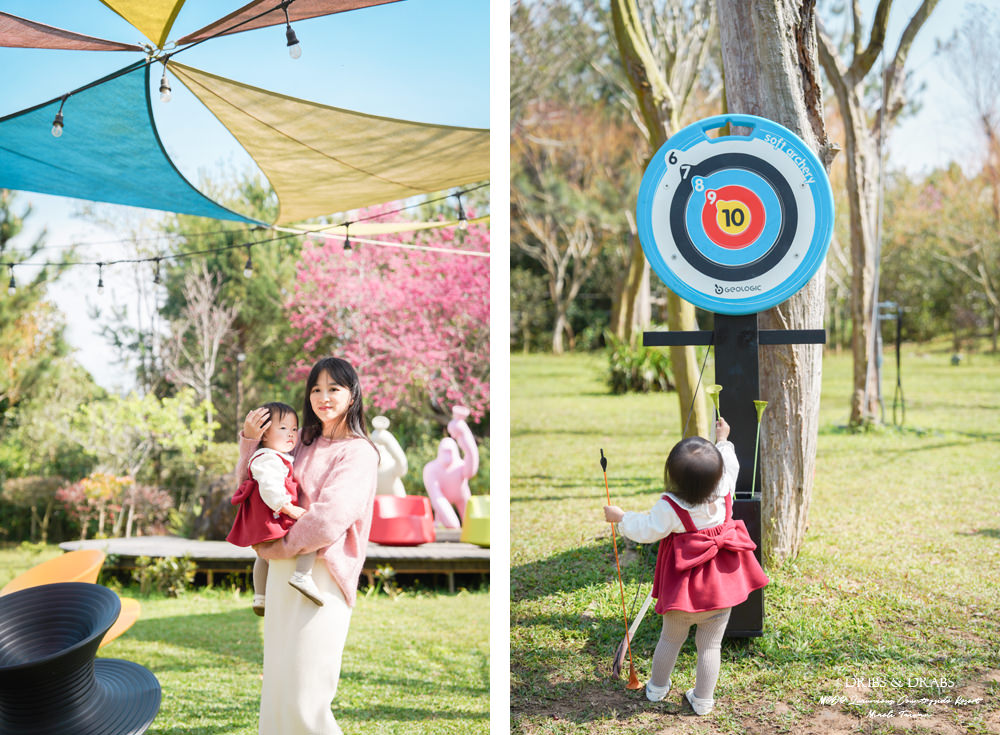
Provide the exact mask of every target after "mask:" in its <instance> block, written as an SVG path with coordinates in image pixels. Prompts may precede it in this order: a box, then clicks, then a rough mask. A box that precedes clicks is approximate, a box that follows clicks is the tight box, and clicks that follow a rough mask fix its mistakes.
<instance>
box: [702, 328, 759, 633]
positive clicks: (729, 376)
mask: <svg viewBox="0 0 1000 735" xmlns="http://www.w3.org/2000/svg"><path fill="white" fill-rule="evenodd" d="M713 331H714V333H715V382H717V383H718V384H719V385H721V386H722V392H721V393H719V412H720V413H721V414H722V417H723V418H724V419H725V420H726V421H727V422H728V423H729V427H730V433H729V440H730V441H731V442H732V443H733V446H734V447H735V449H736V458H737V459H738V460H739V462H740V473H739V476H738V477H737V478H736V494H735V495H734V496H733V518H736V519H738V520H742V521H743V522H744V523H745V524H746V526H747V531H749V533H750V538H752V539H753V541H754V543H755V544H757V549H756V551H754V554H755V555H756V557H757V561H762V559H761V533H760V532H761V528H760V491H761V486H760V467H759V466H758V467H757V481H756V482H754V481H753V471H754V456H753V453H754V440H755V439H756V436H757V411H756V409H755V408H754V405H753V402H754V401H755V400H757V399H759V398H760V365H759V360H758V355H757V347H758V345H759V340H760V338H759V334H758V331H757V315H756V314H744V315H740V316H730V315H728V314H716V315H715V328H714V330H713ZM758 464H759V463H758ZM752 487H755V488H756V493H755V495H754V496H753V497H751V495H750V490H751V488H752ZM763 634H764V592H763V590H754V591H753V592H752V593H750V597H748V598H747V600H746V601H745V602H743V603H742V604H740V605H737V606H736V607H734V608H733V614H732V615H731V616H730V617H729V625H728V626H727V627H726V635H727V636H729V637H731V638H749V637H755V636H760V635H763Z"/></svg>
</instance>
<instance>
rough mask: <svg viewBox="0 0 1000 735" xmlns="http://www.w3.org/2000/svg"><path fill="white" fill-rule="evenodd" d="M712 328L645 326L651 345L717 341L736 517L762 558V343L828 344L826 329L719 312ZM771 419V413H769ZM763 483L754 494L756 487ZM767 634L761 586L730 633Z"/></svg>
mask: <svg viewBox="0 0 1000 735" xmlns="http://www.w3.org/2000/svg"><path fill="white" fill-rule="evenodd" d="M714 316H715V318H714V325H713V328H712V330H698V331H693V332H645V333H643V335H642V343H643V345H644V346H646V347H682V346H688V345H714V346H715V382H716V383H718V384H719V385H721V386H722V388H723V390H722V392H721V393H719V411H720V413H721V414H722V416H723V417H724V418H725V419H726V421H727V422H728V423H729V427H730V434H729V438H730V440H731V441H732V442H733V445H734V446H735V448H736V457H737V459H739V462H740V473H739V476H738V477H737V479H736V493H735V495H734V497H733V517H734V518H737V519H740V520H742V521H743V522H744V523H746V526H747V531H749V532H750V538H752V539H753V541H754V543H755V544H757V550H756V551H755V552H754V553H755V554H756V556H757V560H758V561H761V533H760V532H761V512H760V499H761V492H762V491H763V486H762V485H761V482H760V467H759V463H758V469H757V473H758V477H757V482H756V483H755V484H754V483H753V477H752V474H753V467H754V456H753V454H754V440H755V438H756V434H757V412H756V409H755V408H754V405H753V402H754V401H755V400H758V399H760V362H759V359H758V353H757V349H758V347H759V346H760V345H790V344H814V345H816V344H819V345H821V344H826V330H825V329H763V330H761V329H758V328H757V314H742V315H729V314H715V315H714ZM764 420H765V421H766V420H767V413H766V412H765V414H764ZM754 486H756V487H757V488H759V489H758V490H757V492H756V494H754V495H751V487H754ZM763 634H764V591H763V590H755V591H754V592H753V593H751V595H750V597H749V598H747V600H746V602H744V603H742V604H741V605H738V606H737V607H734V608H733V614H732V616H731V617H730V618H729V626H728V627H727V628H726V636H727V637H729V638H753V637H757V636H761V635H763Z"/></svg>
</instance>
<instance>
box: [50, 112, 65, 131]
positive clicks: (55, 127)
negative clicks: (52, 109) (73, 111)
mask: <svg viewBox="0 0 1000 735" xmlns="http://www.w3.org/2000/svg"><path fill="white" fill-rule="evenodd" d="M62 134H63V114H62V110H60V111H59V112H57V113H56V119H55V120H53V121H52V137H53V138H59V137H62Z"/></svg>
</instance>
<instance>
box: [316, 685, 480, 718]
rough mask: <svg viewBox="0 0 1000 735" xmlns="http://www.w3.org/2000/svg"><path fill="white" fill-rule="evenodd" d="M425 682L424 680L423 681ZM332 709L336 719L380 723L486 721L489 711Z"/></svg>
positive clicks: (393, 708)
mask: <svg viewBox="0 0 1000 735" xmlns="http://www.w3.org/2000/svg"><path fill="white" fill-rule="evenodd" d="M424 683H425V684H426V682H424ZM334 711H335V713H336V715H337V719H338V720H339V719H343V720H347V719H349V718H351V719H355V720H358V721H360V722H364V721H366V720H371V719H373V718H375V719H378V721H379V722H380V723H385V722H401V723H403V722H420V723H424V722H433V721H434V720H470V721H472V720H481V721H483V722H488V721H489V719H490V713H489V712H472V711H470V710H461V709H456V710H450V711H449V710H446V711H442V710H440V709H429V708H424V707H386V706H385V705H384V704H383V705H378V706H377V707H336V706H335V708H334Z"/></svg>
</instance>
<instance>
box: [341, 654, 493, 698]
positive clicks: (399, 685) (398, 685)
mask: <svg viewBox="0 0 1000 735" xmlns="http://www.w3.org/2000/svg"><path fill="white" fill-rule="evenodd" d="M481 666H482V667H483V668H484V669H486V668H488V666H489V663H488V662H487V661H485V660H484V661H482V662H481ZM340 681H341V682H347V681H353V682H357V683H358V684H362V685H364V686H366V687H385V688H387V689H389V690H391V691H397V692H420V693H421V696H429V692H436V693H438V696H439V697H440V698H441V699H442V700H443V699H446V698H448V697H449V695H451V696H454V695H465V696H478V695H481V694H484V693H489V689H490V685H489V682H486V681H484V682H483V683H482V684H480V685H478V686H477V685H474V684H460V683H455V682H448V681H440V680H437V679H427V678H417V677H413V676H379V675H377V674H376V675H374V676H373V675H372V674H371V672H370V671H347V670H341V672H340Z"/></svg>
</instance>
